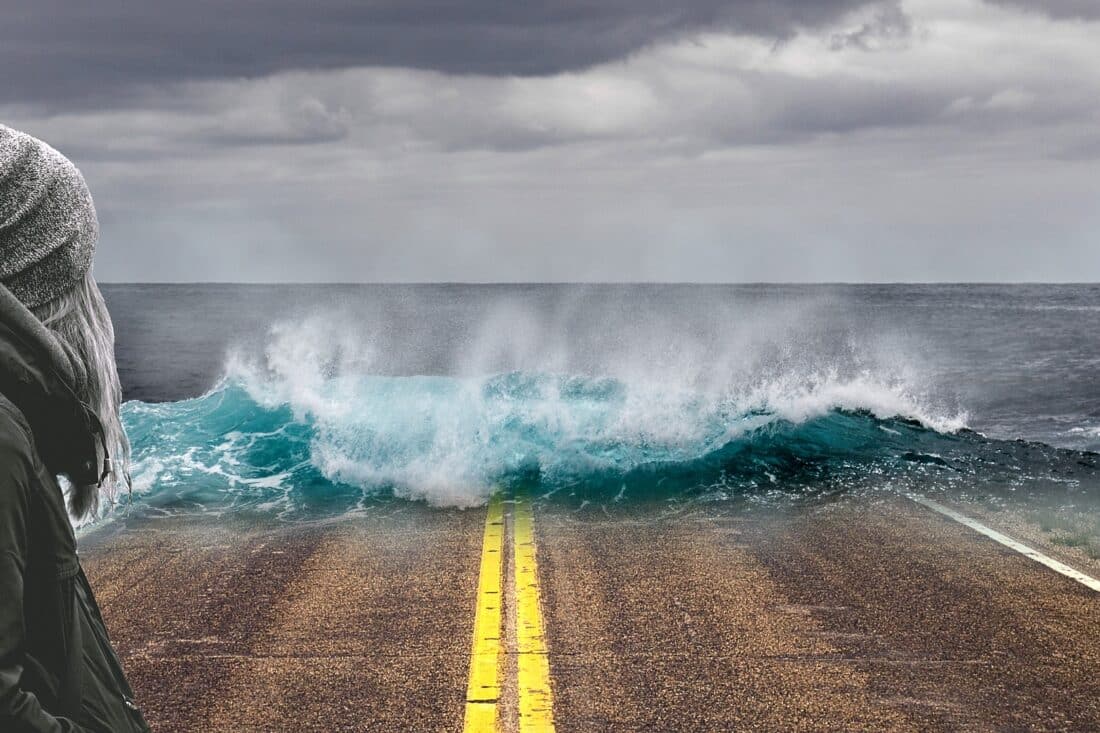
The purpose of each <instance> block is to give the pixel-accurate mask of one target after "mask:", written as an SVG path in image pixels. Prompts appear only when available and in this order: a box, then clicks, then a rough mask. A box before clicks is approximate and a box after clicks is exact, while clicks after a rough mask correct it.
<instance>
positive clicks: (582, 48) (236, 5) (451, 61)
mask: <svg viewBox="0 0 1100 733" xmlns="http://www.w3.org/2000/svg"><path fill="white" fill-rule="evenodd" d="M875 2H877V3H881V2H882V0H875ZM868 4H873V3H872V0H813V1H812V2H807V1H806V0H693V1H692V2H685V3H669V2H667V1H666V0H587V1H583V2H582V1H580V0H554V1H553V2H515V0H461V1H456V0H373V1H371V2H351V1H350V0H313V1H312V2H301V0H259V1H257V0H192V1H191V2H176V1H175V0H97V1H96V2H80V3H74V2H71V1H70V0H7V1H6V2H5V3H4V7H3V10H2V11H0V12H2V21H0V103H13V102H39V103H43V102H45V103H53V104H69V105H72V104H75V103H80V104H82V105H85V106H87V105H92V106H94V105H96V104H97V103H102V102H105V101H107V100H112V101H117V99H118V97H119V96H120V95H125V94H126V93H127V92H128V91H129V90H132V89H133V88H134V87H135V86H140V85H143V84H162V83H166V82H173V81H180V80H185V79H196V80H197V79H217V78H232V77H238V76H244V77H255V76H260V75H265V74H270V73H273V72H278V71H285V70H290V69H334V68H344V67H352V66H366V65H382V66H399V67H408V68H416V69H431V70H436V71H443V72H447V73H481V74H490V75H510V74H515V75H540V74H549V73H554V72H560V71H565V70H573V69H581V68H585V67H588V66H591V65H593V64H596V63H600V62H604V61H609V60H613V59H617V58H621V57H623V56H625V55H627V54H629V53H631V52H633V51H636V50H638V49H640V48H643V47H645V46H647V45H648V44H651V43H653V42H655V41H658V40H661V39H665V38H668V37H670V36H673V37H674V36H676V35H679V34H684V33H690V32H696V31H700V30H703V29H716V30H736V31H739V32H745V33H749V34H755V35H761V36H765V37H774V38H777V39H780V38H785V37H789V36H790V35H791V34H792V33H793V32H795V31H796V30H797V29H799V28H806V27H814V26H818V25H821V24H823V23H827V22H830V21H832V20H835V19H836V18H838V17H839V16H841V15H843V14H844V13H846V12H849V11H851V10H853V9H855V8H858V7H861V6H864V5H868ZM856 40H857V42H858V39H856Z"/></svg>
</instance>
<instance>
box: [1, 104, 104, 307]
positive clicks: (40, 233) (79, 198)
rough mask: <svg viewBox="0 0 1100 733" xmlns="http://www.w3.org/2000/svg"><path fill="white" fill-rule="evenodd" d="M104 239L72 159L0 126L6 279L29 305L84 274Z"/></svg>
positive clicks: (67, 286)
mask: <svg viewBox="0 0 1100 733" xmlns="http://www.w3.org/2000/svg"><path fill="white" fill-rule="evenodd" d="M97 239H99V221H98V220H97V219H96V215H95V206H94V205H93V204H92V195H91V193H89V192H88V186H87V184H85V183H84V176H82V175H80V171H78V170H77V169H76V166H75V165H73V164H72V161H70V160H69V159H68V158H66V157H65V156H64V155H62V154H61V153H59V152H57V151H56V150H54V149H53V148H51V147H50V146H49V145H47V144H46V143H44V142H42V141H41V140H39V139H37V138H33V137H31V136H30V135H28V134H26V133H23V132H19V131H18V130H13V129H11V128H10V127H5V126H4V125H2V124H0V283H3V284H4V285H5V286H6V287H7V288H8V290H10V291H11V292H12V294H14V295H15V297H17V298H19V300H20V301H21V302H22V303H23V305H25V306H27V307H28V308H35V307H37V306H40V305H43V304H45V303H49V302H50V301H51V300H53V299H55V298H58V297H60V296H62V295H64V294H65V293H67V292H68V291H69V290H71V289H72V288H73V286H75V285H76V284H77V283H78V282H79V281H80V280H81V278H83V277H84V275H85V273H87V271H88V267H89V266H90V265H91V263H92V255H93V254H95V245H96V240H97Z"/></svg>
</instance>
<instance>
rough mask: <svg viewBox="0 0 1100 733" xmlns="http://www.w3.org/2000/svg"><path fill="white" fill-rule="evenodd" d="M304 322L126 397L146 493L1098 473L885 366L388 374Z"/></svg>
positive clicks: (328, 499) (675, 491)
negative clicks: (194, 380)
mask: <svg viewBox="0 0 1100 733" xmlns="http://www.w3.org/2000/svg"><path fill="white" fill-rule="evenodd" d="M315 325H316V324H314V326H315ZM310 329H312V330H314V331H315V330H316V329H315V328H314V327H313V326H310V327H309V328H308V329H306V330H310ZM303 333H304V332H303V329H302V328H301V327H293V326H287V327H279V328H276V329H275V330H274V331H273V335H272V341H271V343H270V344H269V346H268V349H267V351H266V354H265V356H264V357H263V358H262V359H252V360H250V359H247V358H244V357H241V356H236V357H234V358H232V359H231V360H230V363H229V365H228V367H227V373H226V376H225V377H224V378H223V379H222V380H221V381H220V382H219V384H218V385H217V386H216V387H215V388H213V389H212V390H210V391H209V392H208V393H206V394H205V395H203V396H201V397H198V398H195V399H190V400H183V401H178V402H168V403H142V402H130V403H127V404H126V405H125V406H124V420H125V422H126V426H127V429H128V432H129V434H130V437H131V440H132V443H133V448H134V464H133V475H134V480H135V481H134V483H135V495H136V496H137V497H138V498H139V499H140V502H141V503H142V504H144V505H145V506H148V507H152V508H159V509H162V510H165V511H190V510H194V511H214V512H225V511H235V510H239V509H251V510H258V511H265V512H272V513H275V514H278V515H280V516H286V517H293V516H299V515H302V514H316V513H318V512H321V513H324V512H333V513H344V512H348V511H355V510H357V509H363V508H365V507H368V506H371V505H374V504H376V503H378V502H390V501H393V500H395V499H401V500H421V501H426V502H428V503H430V504H433V505H437V506H453V507H469V506H476V505H478V504H481V503H483V502H484V501H485V500H486V499H487V497H488V496H489V495H490V494H491V493H492V492H493V490H494V489H495V488H496V487H507V486H510V485H515V484H520V483H522V484H524V485H525V486H527V487H529V488H532V489H533V490H535V491H537V492H538V493H539V494H542V495H548V496H554V497H558V498H561V499H563V500H571V501H580V502H589V501H591V502H620V501H630V500H635V499H641V500H662V501H666V500H670V501H680V500H696V499H703V500H707V499H721V498H725V497H729V496H731V495H752V496H769V495H776V494H782V495H799V494H805V493H820V492H834V491H843V490H850V489H854V488H859V487H866V486H879V487H881V486H887V485H889V486H891V487H893V488H898V487H900V488H904V487H906V486H908V485H912V484H914V483H919V485H920V486H921V488H927V487H928V485H929V483H930V482H931V483H958V482H970V483H971V484H980V483H982V482H998V483H999V484H1001V485H1005V484H1013V483H1020V482H1024V481H1029V482H1034V481H1056V482H1064V481H1076V480H1080V478H1081V476H1082V475H1087V476H1089V477H1092V476H1094V475H1095V474H1096V460H1095V459H1096V455H1095V454H1091V453H1082V452H1074V451H1070V450H1065V449H1056V448H1051V447H1049V446H1046V445H1043V444H1038V443H1025V442H1022V441H999V440H991V439H988V438H986V437H983V436H982V435H980V434H978V433H975V432H973V431H970V430H968V429H967V428H966V416H965V415H960V414H953V413H950V412H945V411H944V410H936V409H933V408H932V407H929V406H928V405H927V404H925V403H924V402H923V401H922V399H921V398H920V396H919V394H916V393H914V391H913V390H911V389H909V388H908V387H907V384H906V382H905V381H904V380H901V379H898V378H891V377H888V376H886V377H883V376H879V375H876V373H874V372H873V371H870V370H866V369H864V370H859V369H848V370H842V369H836V368H834V369H807V368H791V369H788V370H786V371H782V370H780V371H776V370H772V371H770V372H762V373H761V376H759V377H756V378H744V377H743V375H742V376H741V377H740V378H739V379H738V380H734V381H735V383H734V384H732V385H731V384H725V385H721V386H715V384H720V381H719V382H716V381H715V380H713V379H711V380H708V381H707V382H705V383H701V382H700V381H699V380H698V379H676V378H671V377H670V374H669V373H667V372H666V373H656V374H650V375H646V374H645V372H644V370H643V371H642V372H635V373H634V374H617V375H613V376H612V375H607V376H600V375H592V374H581V373H562V372H550V371H545V372H543V371H534V370H515V371H503V372H498V373H493V374H488V375H480V376H471V375H451V376H387V375H380V374H372V373H371V371H370V356H369V354H368V353H366V352H365V350H364V349H363V348H362V346H361V344H360V343H359V342H357V341H355V340H354V339H350V338H345V337H344V336H342V334H343V333H345V331H343V330H341V329H330V330H329V331H328V332H327V333H325V334H322V337H320V338H304V337H303Z"/></svg>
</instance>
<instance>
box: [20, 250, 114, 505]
mask: <svg viewBox="0 0 1100 733" xmlns="http://www.w3.org/2000/svg"><path fill="white" fill-rule="evenodd" d="M32 311H33V312H34V314H35V315H36V316H37V317H38V319H39V320H40V321H42V323H43V324H44V325H45V326H46V327H47V328H49V329H50V330H51V331H52V332H53V333H54V335H55V336H56V337H57V339H58V341H60V342H61V345H62V347H63V348H64V349H65V350H66V351H67V352H68V353H69V355H70V357H71V358H72V359H73V360H74V361H76V362H77V363H78V365H79V366H80V367H82V368H83V370H84V372H85V374H86V378H85V379H84V383H83V384H82V385H78V386H77V396H78V397H79V398H80V399H81V400H82V401H83V402H84V403H85V404H87V405H88V406H89V407H91V408H92V410H93V411H94V412H95V413H96V415H97V416H98V417H99V420H100V422H101V423H102V424H103V437H104V442H105V444H106V447H107V450H108V451H109V452H110V456H111V464H110V470H109V472H108V473H107V475H106V477H105V478H104V479H103V483H102V486H96V485H95V484H87V485H83V486H77V485H74V486H72V487H71V488H70V490H69V513H70V514H71V515H72V516H73V517H74V518H76V519H80V518H82V517H85V516H88V515H91V516H95V514H96V512H97V510H98V508H99V501H100V489H102V493H103V495H104V496H105V497H106V499H107V501H109V502H111V503H114V501H115V497H116V496H117V493H118V490H119V489H120V488H122V487H125V488H126V490H127V491H129V490H130V473H129V467H130V440H129V438H127V437H126V430H125V429H124V428H123V426H122V415H121V408H122V386H121V384H120V383H119V380H118V367H117V365H116V364H115V329H114V326H113V325H112V324H111V316H110V314H109V313H108V312H107V304H106V303H105V302H103V294H102V293H100V291H99V286H98V285H97V284H96V281H95V278H93V277H92V273H91V271H89V272H88V273H87V274H86V275H85V276H84V278H83V279H82V280H80V281H79V282H78V283H77V284H76V286H75V287H73V288H72V289H71V290H69V291H68V292H67V293H65V294H64V295H62V296H61V297H59V298H55V299H54V300H52V301H50V302H49V303H45V304H43V305H40V306H37V307H35V308H32Z"/></svg>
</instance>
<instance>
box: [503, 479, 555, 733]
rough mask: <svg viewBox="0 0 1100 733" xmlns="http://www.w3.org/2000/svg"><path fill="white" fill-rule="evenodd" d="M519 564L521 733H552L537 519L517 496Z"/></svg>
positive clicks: (524, 499) (523, 498)
mask: <svg viewBox="0 0 1100 733" xmlns="http://www.w3.org/2000/svg"><path fill="white" fill-rule="evenodd" d="M512 517H513V524H512V533H513V535H514V538H515V553H516V554H515V562H516V636H517V638H516V652H517V656H518V660H517V661H518V668H519V676H518V680H517V682H518V685H517V686H518V688H519V730H520V733H553V730H554V695H553V693H552V692H551V690H550V660H549V657H548V654H547V647H546V634H545V628H546V627H545V625H544V624H543V621H542V608H541V605H540V598H539V569H538V562H537V559H536V548H535V531H534V529H535V528H534V525H535V519H534V514H533V512H532V509H531V500H530V498H529V497H527V496H526V495H522V494H521V495H518V496H517V497H516V501H515V510H514V513H513V515H512Z"/></svg>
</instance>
